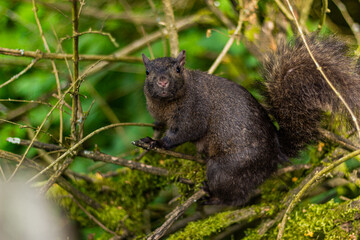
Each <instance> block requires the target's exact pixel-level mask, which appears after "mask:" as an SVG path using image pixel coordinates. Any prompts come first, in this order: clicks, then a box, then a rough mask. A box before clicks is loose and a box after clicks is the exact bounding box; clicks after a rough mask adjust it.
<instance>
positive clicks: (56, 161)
mask: <svg viewBox="0 0 360 240" xmlns="http://www.w3.org/2000/svg"><path fill="white" fill-rule="evenodd" d="M119 126H146V127H149V126H151V127H152V126H153V124H137V123H118V124H111V125H108V126H105V127H102V128H99V129H97V130H95V131H93V132H92V133H90V134H88V135H87V136H86V137H84V138H83V139H81V140H79V141H78V142H77V143H75V144H74V145H73V146H72V147H71V148H69V149H68V150H67V151H66V152H65V153H63V154H62V155H61V156H60V157H58V158H57V159H56V160H55V161H54V162H53V163H52V164H50V165H48V166H47V167H46V168H44V170H42V171H41V172H39V173H38V174H36V175H35V176H33V177H32V178H31V179H29V180H28V181H27V182H28V183H29V182H32V181H33V180H35V179H36V178H38V177H39V176H40V175H42V174H43V173H44V172H45V171H47V170H49V169H50V168H51V167H52V166H54V165H55V164H56V163H58V162H60V161H61V160H62V159H64V158H65V157H67V156H68V155H69V154H73V152H74V151H75V150H76V149H77V148H78V147H79V146H81V144H83V143H84V142H85V141H86V140H88V139H89V138H91V137H93V136H94V135H96V134H98V133H100V132H102V131H105V130H108V129H110V128H114V127H119ZM31 145H32V144H31ZM31 145H29V147H28V149H29V148H30V147H31Z"/></svg>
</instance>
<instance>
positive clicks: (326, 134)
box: [319, 128, 360, 151]
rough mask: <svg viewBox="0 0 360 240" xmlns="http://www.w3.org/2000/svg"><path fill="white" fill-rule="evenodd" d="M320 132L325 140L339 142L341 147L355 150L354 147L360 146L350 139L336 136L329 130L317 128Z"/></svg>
mask: <svg viewBox="0 0 360 240" xmlns="http://www.w3.org/2000/svg"><path fill="white" fill-rule="evenodd" d="M319 132H320V134H321V135H322V136H323V137H324V138H325V139H327V140H330V141H331V142H333V143H337V144H339V145H340V146H341V147H342V148H344V149H346V150H348V151H355V150H356V149H359V148H360V146H359V145H358V144H356V143H353V142H351V141H350V140H348V139H346V138H343V137H341V136H338V135H336V134H334V133H332V132H329V131H327V130H325V129H322V128H321V129H319Z"/></svg>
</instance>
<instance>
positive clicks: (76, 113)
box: [69, 0, 82, 164]
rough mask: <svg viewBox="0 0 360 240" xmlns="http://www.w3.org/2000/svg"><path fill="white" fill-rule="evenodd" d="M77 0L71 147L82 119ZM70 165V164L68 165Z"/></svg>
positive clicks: (74, 29)
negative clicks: (79, 121)
mask: <svg viewBox="0 0 360 240" xmlns="http://www.w3.org/2000/svg"><path fill="white" fill-rule="evenodd" d="M77 2H78V1H77V0H72V29H73V32H72V35H73V78H72V83H73V91H72V102H71V109H72V111H71V122H70V128H71V129H70V138H71V146H73V145H74V144H75V143H76V142H77V141H78V140H79V137H80V132H78V131H76V126H77V123H78V119H81V117H82V110H81V103H80V98H79V88H80V82H78V81H76V80H77V79H78V77H79V37H78V36H76V34H78V31H79V18H78V4H77ZM69 164H70V163H69Z"/></svg>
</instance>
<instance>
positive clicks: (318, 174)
mask: <svg viewBox="0 0 360 240" xmlns="http://www.w3.org/2000/svg"><path fill="white" fill-rule="evenodd" d="M359 154H360V149H358V150H356V151H354V152H352V153H350V154H348V155H346V156H344V157H342V158H340V159H338V160H336V161H334V162H332V163H330V164H329V165H328V166H326V167H324V168H323V169H322V170H320V171H317V172H315V175H314V176H313V177H312V178H311V179H310V180H309V181H308V182H307V183H306V184H305V185H304V186H303V187H302V188H301V189H300V191H299V192H298V193H297V194H296V195H295V196H294V197H293V198H292V200H291V202H290V204H289V206H288V207H287V209H286V212H285V214H284V217H283V219H282V221H281V225H280V227H279V233H278V236H277V239H278V240H280V239H281V238H282V235H283V232H284V229H285V224H286V221H287V218H288V217H289V215H290V213H291V211H292V210H293V209H294V207H295V205H296V203H297V202H299V201H300V199H301V197H302V196H303V195H304V194H305V192H306V191H307V190H308V189H309V188H310V187H311V186H312V185H313V184H314V183H315V182H317V181H319V180H320V179H321V178H322V177H324V176H325V174H327V173H329V172H330V171H332V170H333V169H334V168H335V167H337V166H339V165H340V164H342V163H344V162H345V161H347V160H349V159H350V158H353V157H355V156H357V155H359Z"/></svg>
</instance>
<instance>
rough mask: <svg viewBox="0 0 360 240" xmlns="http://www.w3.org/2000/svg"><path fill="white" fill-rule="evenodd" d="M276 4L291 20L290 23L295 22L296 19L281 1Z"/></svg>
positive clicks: (276, 1)
mask: <svg viewBox="0 0 360 240" xmlns="http://www.w3.org/2000/svg"><path fill="white" fill-rule="evenodd" d="M275 3H276V4H277V5H278V7H279V8H280V10H281V11H282V12H283V14H284V15H285V16H286V18H287V19H289V20H290V21H294V17H293V16H292V15H291V13H289V11H288V10H287V9H286V7H285V6H284V4H283V3H282V2H281V1H280V0H275Z"/></svg>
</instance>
